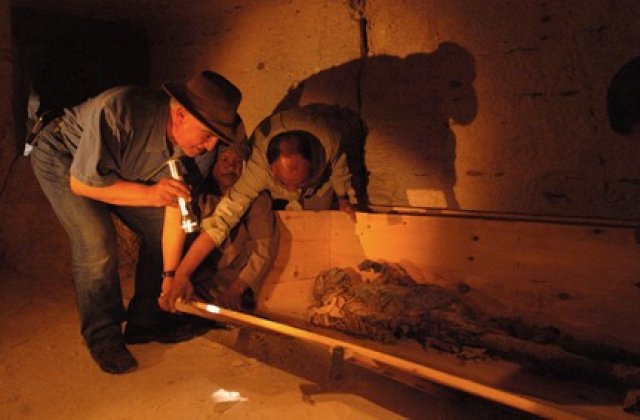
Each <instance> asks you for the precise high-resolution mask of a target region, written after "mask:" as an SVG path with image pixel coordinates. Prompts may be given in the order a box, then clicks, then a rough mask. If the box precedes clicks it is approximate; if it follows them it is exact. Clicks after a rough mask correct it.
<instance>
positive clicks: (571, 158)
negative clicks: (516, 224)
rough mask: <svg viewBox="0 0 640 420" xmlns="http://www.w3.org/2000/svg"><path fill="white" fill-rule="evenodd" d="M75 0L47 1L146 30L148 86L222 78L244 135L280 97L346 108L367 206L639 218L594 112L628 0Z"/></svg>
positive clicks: (621, 35) (631, 164)
mask: <svg viewBox="0 0 640 420" xmlns="http://www.w3.org/2000/svg"><path fill="white" fill-rule="evenodd" d="M15 3H16V4H21V5H27V6H32V7H44V8H46V7H50V6H48V4H49V2H44V1H39V0H29V1H27V0H23V1H16V2H15ZM86 3H87V2H78V1H73V0H64V1H61V2H58V3H57V5H58V7H59V9H58V11H60V10H62V11H65V10H66V11H68V12H69V13H76V14H86V15H88V16H89V15H90V16H93V17H102V18H105V19H112V20H120V21H133V22H137V23H143V24H144V25H145V26H146V27H147V30H148V35H149V40H150V45H151V51H150V53H151V72H152V74H151V76H152V81H153V83H154V84H156V85H157V84H159V83H160V82H162V81H164V80H186V79H187V78H188V77H189V76H190V75H192V74H194V73H195V72H197V71H199V70H200V69H203V68H211V69H215V70H217V71H219V72H221V73H223V74H225V75H226V76H227V77H229V78H230V79H232V80H233V81H234V82H236V83H237V84H238V85H239V86H240V88H241V89H242V91H243V92H244V99H243V103H242V105H241V109H240V111H241V113H242V115H243V117H244V119H245V123H246V126H247V129H248V131H249V132H250V131H251V130H252V129H253V128H254V127H255V126H256V125H257V124H258V123H259V121H260V120H261V119H262V118H264V117H266V116H267V115H269V114H270V113H271V112H273V111H274V110H275V109H281V108H284V107H287V106H291V105H293V104H300V105H307V104H312V103H324V104H330V105H337V106H340V107H342V108H344V109H348V110H349V111H353V113H354V114H355V115H356V116H357V117H359V118H360V120H361V122H362V127H361V128H362V129H363V130H365V133H366V138H365V139H364V150H363V152H364V153H363V157H364V164H365V165H366V168H365V170H366V171H367V172H366V173H368V179H367V180H366V181H367V182H368V188H367V192H368V198H369V201H370V203H371V204H374V205H383V206H417V207H447V208H450V209H462V210H481V211H492V212H504V213H526V214H542V215H555V216H584V217H600V218H619V219H626V218H632V219H637V218H639V217H640V165H639V164H638V162H640V144H638V143H637V142H636V143H634V142H632V141H630V140H629V139H627V138H625V137H622V136H620V135H617V134H615V133H614V132H613V131H612V130H611V129H610V127H609V123H608V120H607V113H606V92H607V89H608V86H609V83H610V81H611V78H612V77H613V75H614V74H615V72H616V71H617V70H618V69H619V68H620V67H621V66H622V65H623V64H624V63H625V62H627V61H628V60H629V59H631V58H633V57H635V56H638V55H640V51H639V49H638V45H640V31H637V30H636V29H635V27H636V26H637V25H636V24H637V22H638V20H639V18H640V3H638V2H637V1H635V0H586V1H577V0H570V1H562V2H560V1H558V2H541V1H533V0H526V1H517V2H511V1H506V0H490V1H482V2H479V1H475V0H466V1H465V0H458V1H445V0H395V1H393V2H390V1H384V0H351V1H347V0H314V1H307V0H270V1H251V0H234V1H229V0H227V1H216V2H206V1H170V0H162V1H151V0H138V1H135V2H125V1H121V2H120V1H116V2H89V3H91V4H86ZM2 27H3V29H2V31H3V33H5V32H6V31H7V29H4V28H6V27H7V26H6V25H3V26H2ZM1 51H5V50H4V49H2V50H1ZM6 55H7V54H6V53H3V55H2V60H3V61H2V65H3V66H5V67H6V65H7V64H6V63H7V61H8V60H6V59H5V58H4V57H5V56H6ZM0 80H2V81H3V83H4V80H6V75H5V73H4V67H3V70H2V78H0ZM3 118H4V117H3ZM4 149H5V148H4V147H3V148H2V150H4ZM3 153H5V152H3Z"/></svg>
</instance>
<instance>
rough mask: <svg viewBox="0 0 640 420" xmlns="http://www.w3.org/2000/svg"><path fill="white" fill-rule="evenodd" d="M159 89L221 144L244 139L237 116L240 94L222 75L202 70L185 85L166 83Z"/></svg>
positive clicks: (243, 132)
mask: <svg viewBox="0 0 640 420" xmlns="http://www.w3.org/2000/svg"><path fill="white" fill-rule="evenodd" d="M162 88H163V89H164V90H165V91H166V92H167V93H168V94H169V95H170V96H171V97H173V98H174V99H176V100H177V101H178V102H180V104H181V105H182V106H184V107H185V108H186V109H187V111H189V113H190V114H192V115H193V116H194V117H196V118H197V119H198V120H200V121H201V122H202V123H203V124H204V125H206V126H207V127H208V128H210V129H211V130H212V131H213V132H214V133H216V134H218V135H219V136H220V138H221V139H222V141H224V142H231V143H235V142H238V141H242V140H243V139H244V137H245V136H246V135H245V131H244V126H243V124H242V118H240V115H239V114H238V105H240V100H241V99H242V93H241V92H240V89H238V88H237V87H236V86H235V85H234V84H233V83H231V82H230V81H229V80H227V79H226V78H224V77H223V76H222V75H220V74H218V73H215V72H213V71H209V70H205V71H202V72H200V73H198V74H197V75H195V76H194V77H192V78H191V79H190V80H189V81H188V82H187V83H186V85H183V84H180V83H170V82H166V83H163V84H162Z"/></svg>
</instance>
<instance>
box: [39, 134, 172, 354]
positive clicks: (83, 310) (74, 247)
mask: <svg viewBox="0 0 640 420" xmlns="http://www.w3.org/2000/svg"><path fill="white" fill-rule="evenodd" d="M72 160H73V156H72V155H71V154H70V153H69V152H68V151H67V150H66V147H65V146H64V145H63V144H62V143H61V141H60V140H59V139H58V138H57V137H56V136H55V135H53V134H52V133H51V130H50V128H49V127H46V128H45V129H44V130H43V132H42V133H40V135H39V136H38V139H37V141H36V143H35V145H34V149H33V152H32V154H31V165H32V167H33V171H34V174H35V176H36V178H37V179H38V182H39V183H40V186H41V187H42V190H43V191H44V193H45V195H46V197H47V199H48V200H49V202H50V203H51V206H52V207H53V210H54V212H55V213H56V216H57V217H58V219H59V220H60V222H61V223H62V225H63V227H64V228H65V230H66V231H67V234H68V235H69V241H70V242H71V264H72V268H73V279H74V283H75V289H76V297H77V305H78V310H79V313H80V322H81V333H82V336H83V337H84V340H85V342H86V344H87V345H88V346H89V347H97V346H100V345H101V343H110V342H113V341H114V340H122V326H121V324H122V322H123V321H125V320H126V321H128V322H130V323H132V324H136V325H142V326H149V327H152V326H157V325H158V324H159V323H160V322H161V321H163V320H165V319H166V318H167V316H168V314H163V313H162V311H161V309H160V308H159V306H158V304H157V298H158V295H159V294H160V288H161V279H160V273H161V271H162V248H161V238H162V222H163V217H164V210H163V209H162V208H155V207H125V206H113V205H109V204H106V203H103V202H100V201H95V200H92V199H89V198H85V197H80V196H78V195H75V194H74V193H73V192H71V189H70V187H69V167H70V166H71V162H72ZM111 213H115V214H116V215H117V216H118V217H120V218H121V219H122V221H123V222H124V223H125V224H126V225H127V226H128V227H129V228H131V230H133V231H134V232H135V233H136V234H138V235H139V236H140V240H141V244H140V252H139V255H138V262H137V266H136V279H135V293H134V296H133V298H132V299H131V301H130V303H129V307H128V311H126V310H125V308H124V305H123V299H122V291H121V288H120V277H119V274H118V252H117V234H116V229H115V226H114V224H113V220H112V218H111Z"/></svg>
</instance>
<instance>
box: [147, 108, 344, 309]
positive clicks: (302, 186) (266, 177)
mask: <svg viewBox="0 0 640 420" xmlns="http://www.w3.org/2000/svg"><path fill="white" fill-rule="evenodd" d="M251 142H252V145H253V149H252V152H251V158H250V159H249V162H248V164H247V167H246V169H245V170H244V172H243V173H242V176H241V177H240V179H239V180H238V182H237V183H236V184H235V185H234V186H233V187H232V188H231V189H230V190H229V192H228V194H226V195H225V197H224V198H223V199H222V200H221V201H220V203H219V204H218V206H217V207H216V209H215V212H214V213H213V214H212V215H211V216H210V217H207V218H205V219H203V221H202V223H201V225H202V232H201V233H200V234H199V235H198V237H197V238H196V240H195V241H194V243H193V245H192V246H191V247H190V248H189V251H188V252H187V253H186V254H185V256H184V258H183V259H182V261H180V262H179V264H178V265H175V266H171V267H167V266H165V269H170V270H175V277H173V278H172V279H171V281H170V282H168V283H169V284H166V286H167V287H165V288H163V295H162V296H161V298H160V301H159V303H160V306H161V307H162V308H163V309H165V310H168V311H171V312H175V311H176V308H175V302H176V300H177V299H179V298H180V299H184V300H189V299H190V298H191V295H192V292H193V289H192V286H191V284H190V278H191V277H192V275H193V274H194V272H195V271H196V269H197V268H198V266H199V265H200V263H201V262H202V261H203V260H204V259H205V258H206V257H207V255H209V253H211V252H212V251H213V250H214V249H216V248H217V247H220V245H221V244H222V243H223V242H224V241H225V239H226V238H227V237H228V236H229V232H230V231H231V229H233V227H234V226H236V225H237V224H238V222H239V221H240V219H241V218H242V216H243V215H244V214H245V212H246V211H247V209H248V208H249V206H250V205H251V203H252V202H253V201H254V200H255V199H256V198H257V197H258V196H259V194H261V193H263V192H264V191H268V192H269V193H270V195H271V198H272V199H280V200H284V201H286V202H287V203H288V204H287V207H286V208H287V209H297V210H301V209H313V210H323V209H325V210H326V209H330V208H332V206H333V204H332V203H333V202H335V207H337V208H338V209H340V210H342V211H345V212H347V213H349V214H350V215H351V216H352V217H354V210H353V207H352V203H353V204H355V201H356V200H355V193H354V190H353V188H352V186H351V173H350V171H349V169H348V167H347V163H346V156H345V153H344V151H343V150H342V147H341V138H340V133H339V132H338V131H337V130H336V129H335V128H333V126H332V125H331V123H330V121H329V120H328V119H327V117H326V115H324V114H322V113H321V112H316V111H314V110H313V109H312V108H292V109H288V110H286V111H282V112H280V113H277V114H274V115H272V116H271V117H269V118H267V119H265V120H264V121H262V122H261V123H260V124H259V126H258V127H257V128H256V130H255V131H254V133H253V135H252V137H251ZM173 263H175V261H174V262H173Z"/></svg>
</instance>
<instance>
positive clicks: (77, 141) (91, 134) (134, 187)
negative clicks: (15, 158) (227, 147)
mask: <svg viewBox="0 0 640 420" xmlns="http://www.w3.org/2000/svg"><path fill="white" fill-rule="evenodd" d="M163 88H164V92H162V91H154V90H149V89H144V88H140V87H133V86H121V87H115V88H111V89H109V90H107V91H105V92H103V93H101V94H100V95H98V96H96V97H94V98H91V99H88V100H87V101H85V102H83V103H82V104H80V105H77V106H75V107H73V108H69V109H65V111H64V114H63V116H61V117H59V118H57V119H55V120H53V121H52V122H51V123H50V124H48V125H47V126H46V127H45V128H44V129H43V130H42V131H41V132H40V133H39V134H38V135H37V136H36V139H35V141H34V144H33V152H32V158H31V162H32V167H33V170H34V173H35V175H36V178H37V179H38V182H39V183H40V185H41V187H42V189H43V191H44V193H45V195H46V196H47V199H48V200H49V202H50V203H51V206H52V207H53V210H54V211H55V213H56V216H57V217H58V219H59V220H60V222H61V223H62V225H63V226H64V228H65V230H66V231H67V234H68V235H69V240H70V243H71V257H72V267H73V277H74V284H75V289H76V295H77V304H78V310H79V313H80V321H81V332H82V336H83V338H84V340H85V343H86V344H87V346H88V347H89V350H90V352H91V355H92V357H93V358H94V360H95V361H96V362H97V363H98V365H99V366H100V368H102V370H104V371H106V372H109V373H125V372H128V371H131V370H133V369H135V368H136V367H137V361H136V360H135V358H134V357H133V355H132V354H131V353H130V352H129V350H128V349H127V347H126V345H125V343H141V342H148V341H159V342H178V341H182V340H184V339H188V338H191V337H193V332H192V331H191V330H189V329H188V328H187V327H186V326H185V324H183V323H180V322H178V320H177V317H175V316H172V317H167V314H165V313H163V312H162V311H161V310H160V308H159V307H158V304H157V297H158V294H159V293H160V287H161V272H162V257H161V235H162V224H163V214H164V211H163V208H164V207H165V206H173V205H176V202H177V199H178V198H179V197H182V198H185V199H189V198H190V189H189V188H188V187H187V186H186V185H185V184H184V183H182V182H181V181H178V180H175V179H172V178H171V176H170V173H169V169H168V167H167V165H166V162H167V160H169V159H171V158H177V157H184V156H186V157H187V159H191V158H193V161H194V162H195V166H197V168H198V169H199V171H200V173H201V174H204V173H206V171H207V170H208V168H209V167H210V166H211V163H212V161H213V159H214V154H213V153H212V152H213V151H214V149H215V147H216V145H217V144H218V142H222V143H228V144H232V143H235V142H242V141H244V140H245V137H246V136H245V132H244V126H243V124H242V119H241V118H240V116H239V115H238V112H237V109H238V105H239V104H240V100H241V93H240V91H239V90H238V88H237V87H235V86H234V85H233V84H232V83H231V82H230V81H228V80H227V79H226V78H224V77H223V76H222V75H220V74H217V73H215V72H212V71H203V72H200V73H199V74H197V75H196V76H194V77H193V78H191V79H190V80H189V81H188V82H187V83H186V84H184V85H182V84H176V83H165V84H164V85H163ZM167 94H168V95H167ZM112 214H114V215H116V216H117V217H118V218H120V219H121V220H122V221H123V222H124V224H125V225H127V226H128V227H129V228H131V230H133V231H134V232H135V233H137V234H138V235H139V237H140V251H139V256H138V263H137V266H136V279H135V292H134V295H133V297H132V299H131V301H130V302H129V305H128V307H127V309H126V310H125V308H124V305H123V299H122V293H121V289H120V281H119V276H118V260H117V235H116V230H115V227H114V224H113V220H112V218H111V216H112ZM124 321H127V325H126V330H125V333H124V334H123V333H122V323H123V322H124Z"/></svg>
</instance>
